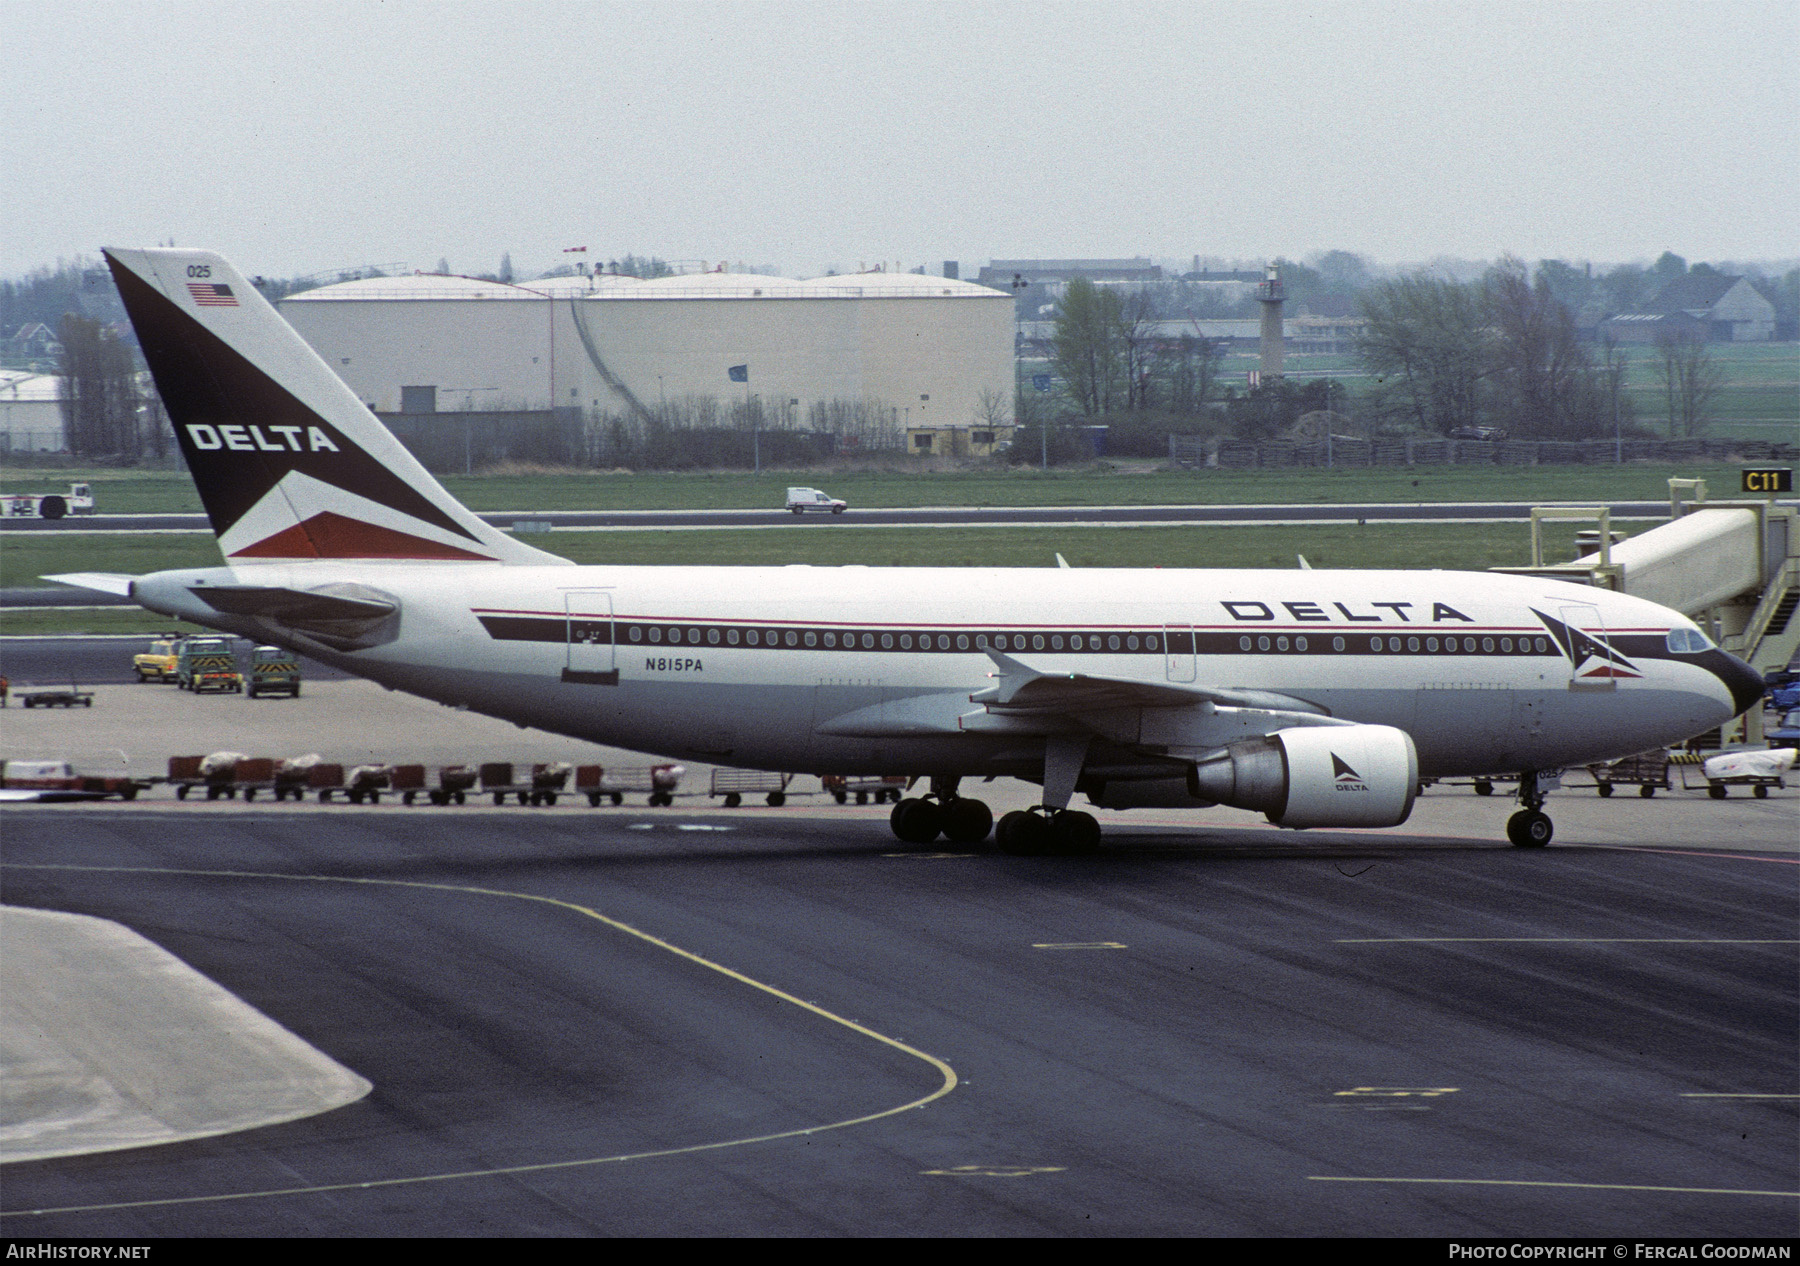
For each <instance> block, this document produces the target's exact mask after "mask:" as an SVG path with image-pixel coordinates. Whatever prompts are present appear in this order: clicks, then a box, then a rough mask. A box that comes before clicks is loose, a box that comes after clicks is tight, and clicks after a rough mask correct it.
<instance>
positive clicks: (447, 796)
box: [431, 765, 480, 804]
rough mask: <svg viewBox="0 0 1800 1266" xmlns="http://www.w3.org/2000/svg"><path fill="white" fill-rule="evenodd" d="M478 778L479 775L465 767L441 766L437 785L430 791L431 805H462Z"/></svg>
mask: <svg viewBox="0 0 1800 1266" xmlns="http://www.w3.org/2000/svg"><path fill="white" fill-rule="evenodd" d="M479 777H480V775H479V773H477V772H476V771H475V770H473V769H470V768H469V767H468V766H467V765H445V766H442V767H441V768H440V769H439V770H438V785H437V786H436V787H433V788H432V789H431V803H433V804H461V803H463V801H464V800H465V799H466V798H467V797H468V794H469V789H470V788H471V787H473V786H474V785H475V783H476V780H477V779H478V778H479Z"/></svg>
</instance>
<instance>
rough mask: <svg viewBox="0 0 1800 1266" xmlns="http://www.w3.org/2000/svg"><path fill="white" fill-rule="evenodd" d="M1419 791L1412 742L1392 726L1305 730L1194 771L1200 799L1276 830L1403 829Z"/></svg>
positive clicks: (1220, 756) (1279, 734) (1283, 733)
mask: <svg viewBox="0 0 1800 1266" xmlns="http://www.w3.org/2000/svg"><path fill="white" fill-rule="evenodd" d="M1418 789H1419V756H1418V752H1417V751H1416V750H1415V749H1414V748H1413V741H1412V736H1411V735H1409V734H1407V733H1406V732H1405V731H1404V730H1397V729H1394V728H1393V727H1392V726H1388V725H1326V726H1301V727H1296V728H1294V729H1290V730H1277V731H1276V732H1275V733H1273V734H1270V735H1268V736H1267V737H1264V738H1253V739H1245V740H1243V741H1241V742H1237V743H1233V744H1231V745H1230V746H1228V747H1223V748H1220V749H1219V750H1218V751H1217V752H1214V753H1212V754H1210V755H1208V756H1205V757H1202V758H1201V759H1200V760H1198V761H1196V762H1194V764H1193V765H1192V766H1190V767H1189V769H1188V776H1187V790H1188V794H1189V795H1190V796H1192V797H1193V798H1194V799H1196V800H1206V801H1211V802H1213V803H1215V804H1224V805H1230V806H1232V807H1233V808H1238V809H1253V810H1258V811H1260V812H1262V813H1263V814H1264V815H1266V816H1267V817H1268V819H1269V821H1271V822H1273V823H1274V824H1275V825H1276V826H1291V827H1308V826H1399V825H1400V823H1402V822H1404V821H1406V819H1407V817H1408V816H1409V815H1410V814H1411V813H1412V806H1413V798H1414V797H1415V796H1416V795H1417V794H1418Z"/></svg>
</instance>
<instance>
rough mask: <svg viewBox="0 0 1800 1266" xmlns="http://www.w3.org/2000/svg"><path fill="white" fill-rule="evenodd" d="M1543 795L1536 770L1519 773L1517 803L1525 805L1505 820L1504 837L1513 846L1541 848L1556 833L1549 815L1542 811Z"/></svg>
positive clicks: (1544, 794)
mask: <svg viewBox="0 0 1800 1266" xmlns="http://www.w3.org/2000/svg"><path fill="white" fill-rule="evenodd" d="M1545 796H1546V793H1545V792H1544V791H1542V790H1540V789H1539V787H1538V776H1537V771H1536V770H1534V769H1528V770H1526V771H1525V772H1524V773H1522V774H1520V775H1519V803H1520V804H1522V805H1524V806H1525V807H1524V808H1523V809H1520V810H1519V811H1518V812H1517V813H1515V814H1513V815H1512V817H1510V818H1508V819H1507V820H1506V838H1507V839H1509V840H1511V841H1512V844H1513V847H1514V848H1542V847H1544V845H1546V844H1548V843H1549V842H1550V837H1551V836H1552V835H1554V834H1555V833H1556V828H1555V826H1554V825H1552V823H1551V821H1550V815H1549V814H1547V813H1545V812H1544V800H1545Z"/></svg>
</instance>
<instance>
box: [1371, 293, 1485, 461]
mask: <svg viewBox="0 0 1800 1266" xmlns="http://www.w3.org/2000/svg"><path fill="white" fill-rule="evenodd" d="M1360 307H1361V309H1362V314H1363V316H1364V317H1365V318H1366V319H1367V325H1366V326H1365V327H1364V329H1363V332H1362V333H1361V334H1360V335H1358V336H1357V354H1358V356H1360V357H1361V359H1362V362H1363V365H1364V367H1365V368H1366V369H1367V370H1368V371H1369V373H1370V374H1371V375H1372V376H1373V377H1374V378H1375V380H1376V381H1375V386H1376V387H1377V389H1378V390H1380V391H1381V392H1382V393H1383V394H1384V395H1387V396H1390V397H1391V398H1394V399H1397V401H1398V402H1399V404H1400V408H1401V411H1403V412H1404V413H1405V414H1406V416H1408V417H1409V418H1410V419H1411V420H1412V422H1413V423H1414V425H1416V426H1417V427H1418V428H1419V429H1421V430H1436V431H1444V432H1449V431H1452V430H1454V429H1456V428H1457V427H1464V426H1476V425H1479V424H1480V422H1481V418H1482V408H1483V404H1484V397H1485V395H1486V394H1487V391H1486V386H1487V384H1486V378H1487V374H1488V369H1489V365H1490V362H1491V357H1490V355H1489V344H1490V342H1491V336H1490V333H1489V329H1488V316H1487V310H1486V309H1487V305H1486V303H1485V302H1484V298H1483V294H1482V289H1481V287H1480V286H1477V285H1466V284H1463V283H1461V282H1456V281H1449V280H1445V279H1443V278H1440V277H1434V276H1432V275H1431V274H1429V273H1427V272H1416V273H1412V274H1410V275H1408V276H1405V277H1400V278H1397V279H1395V280H1393V281H1386V282H1382V283H1380V284H1379V285H1376V286H1372V287H1370V288H1369V289H1368V290H1365V291H1364V292H1363V294H1362V298H1361V300H1360Z"/></svg>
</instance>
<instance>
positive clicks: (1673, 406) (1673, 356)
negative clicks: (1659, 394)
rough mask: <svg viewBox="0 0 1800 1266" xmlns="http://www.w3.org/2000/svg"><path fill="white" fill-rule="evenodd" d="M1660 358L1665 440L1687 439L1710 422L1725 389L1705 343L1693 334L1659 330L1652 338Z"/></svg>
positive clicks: (1693, 332)
mask: <svg viewBox="0 0 1800 1266" xmlns="http://www.w3.org/2000/svg"><path fill="white" fill-rule="evenodd" d="M1656 353H1657V355H1658V356H1660V357H1661V358H1662V379H1663V394H1664V397H1665V399H1666V401H1667V403H1668V409H1669V438H1670V439H1683V438H1688V439H1691V438H1693V437H1695V436H1698V435H1699V434H1700V433H1701V432H1703V431H1704V430H1705V429H1706V425H1707V423H1709V422H1710V421H1712V411H1713V406H1714V405H1715V404H1716V403H1717V402H1718V398H1719V391H1720V389H1721V388H1722V387H1724V385H1725V371H1724V370H1723V369H1721V368H1719V366H1718V364H1717V363H1716V362H1714V360H1713V358H1712V353H1711V352H1709V351H1708V350H1707V346H1706V339H1705V337H1704V336H1703V335H1701V334H1699V333H1698V332H1696V331H1693V330H1663V331H1661V332H1659V333H1658V334H1657V336H1656Z"/></svg>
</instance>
